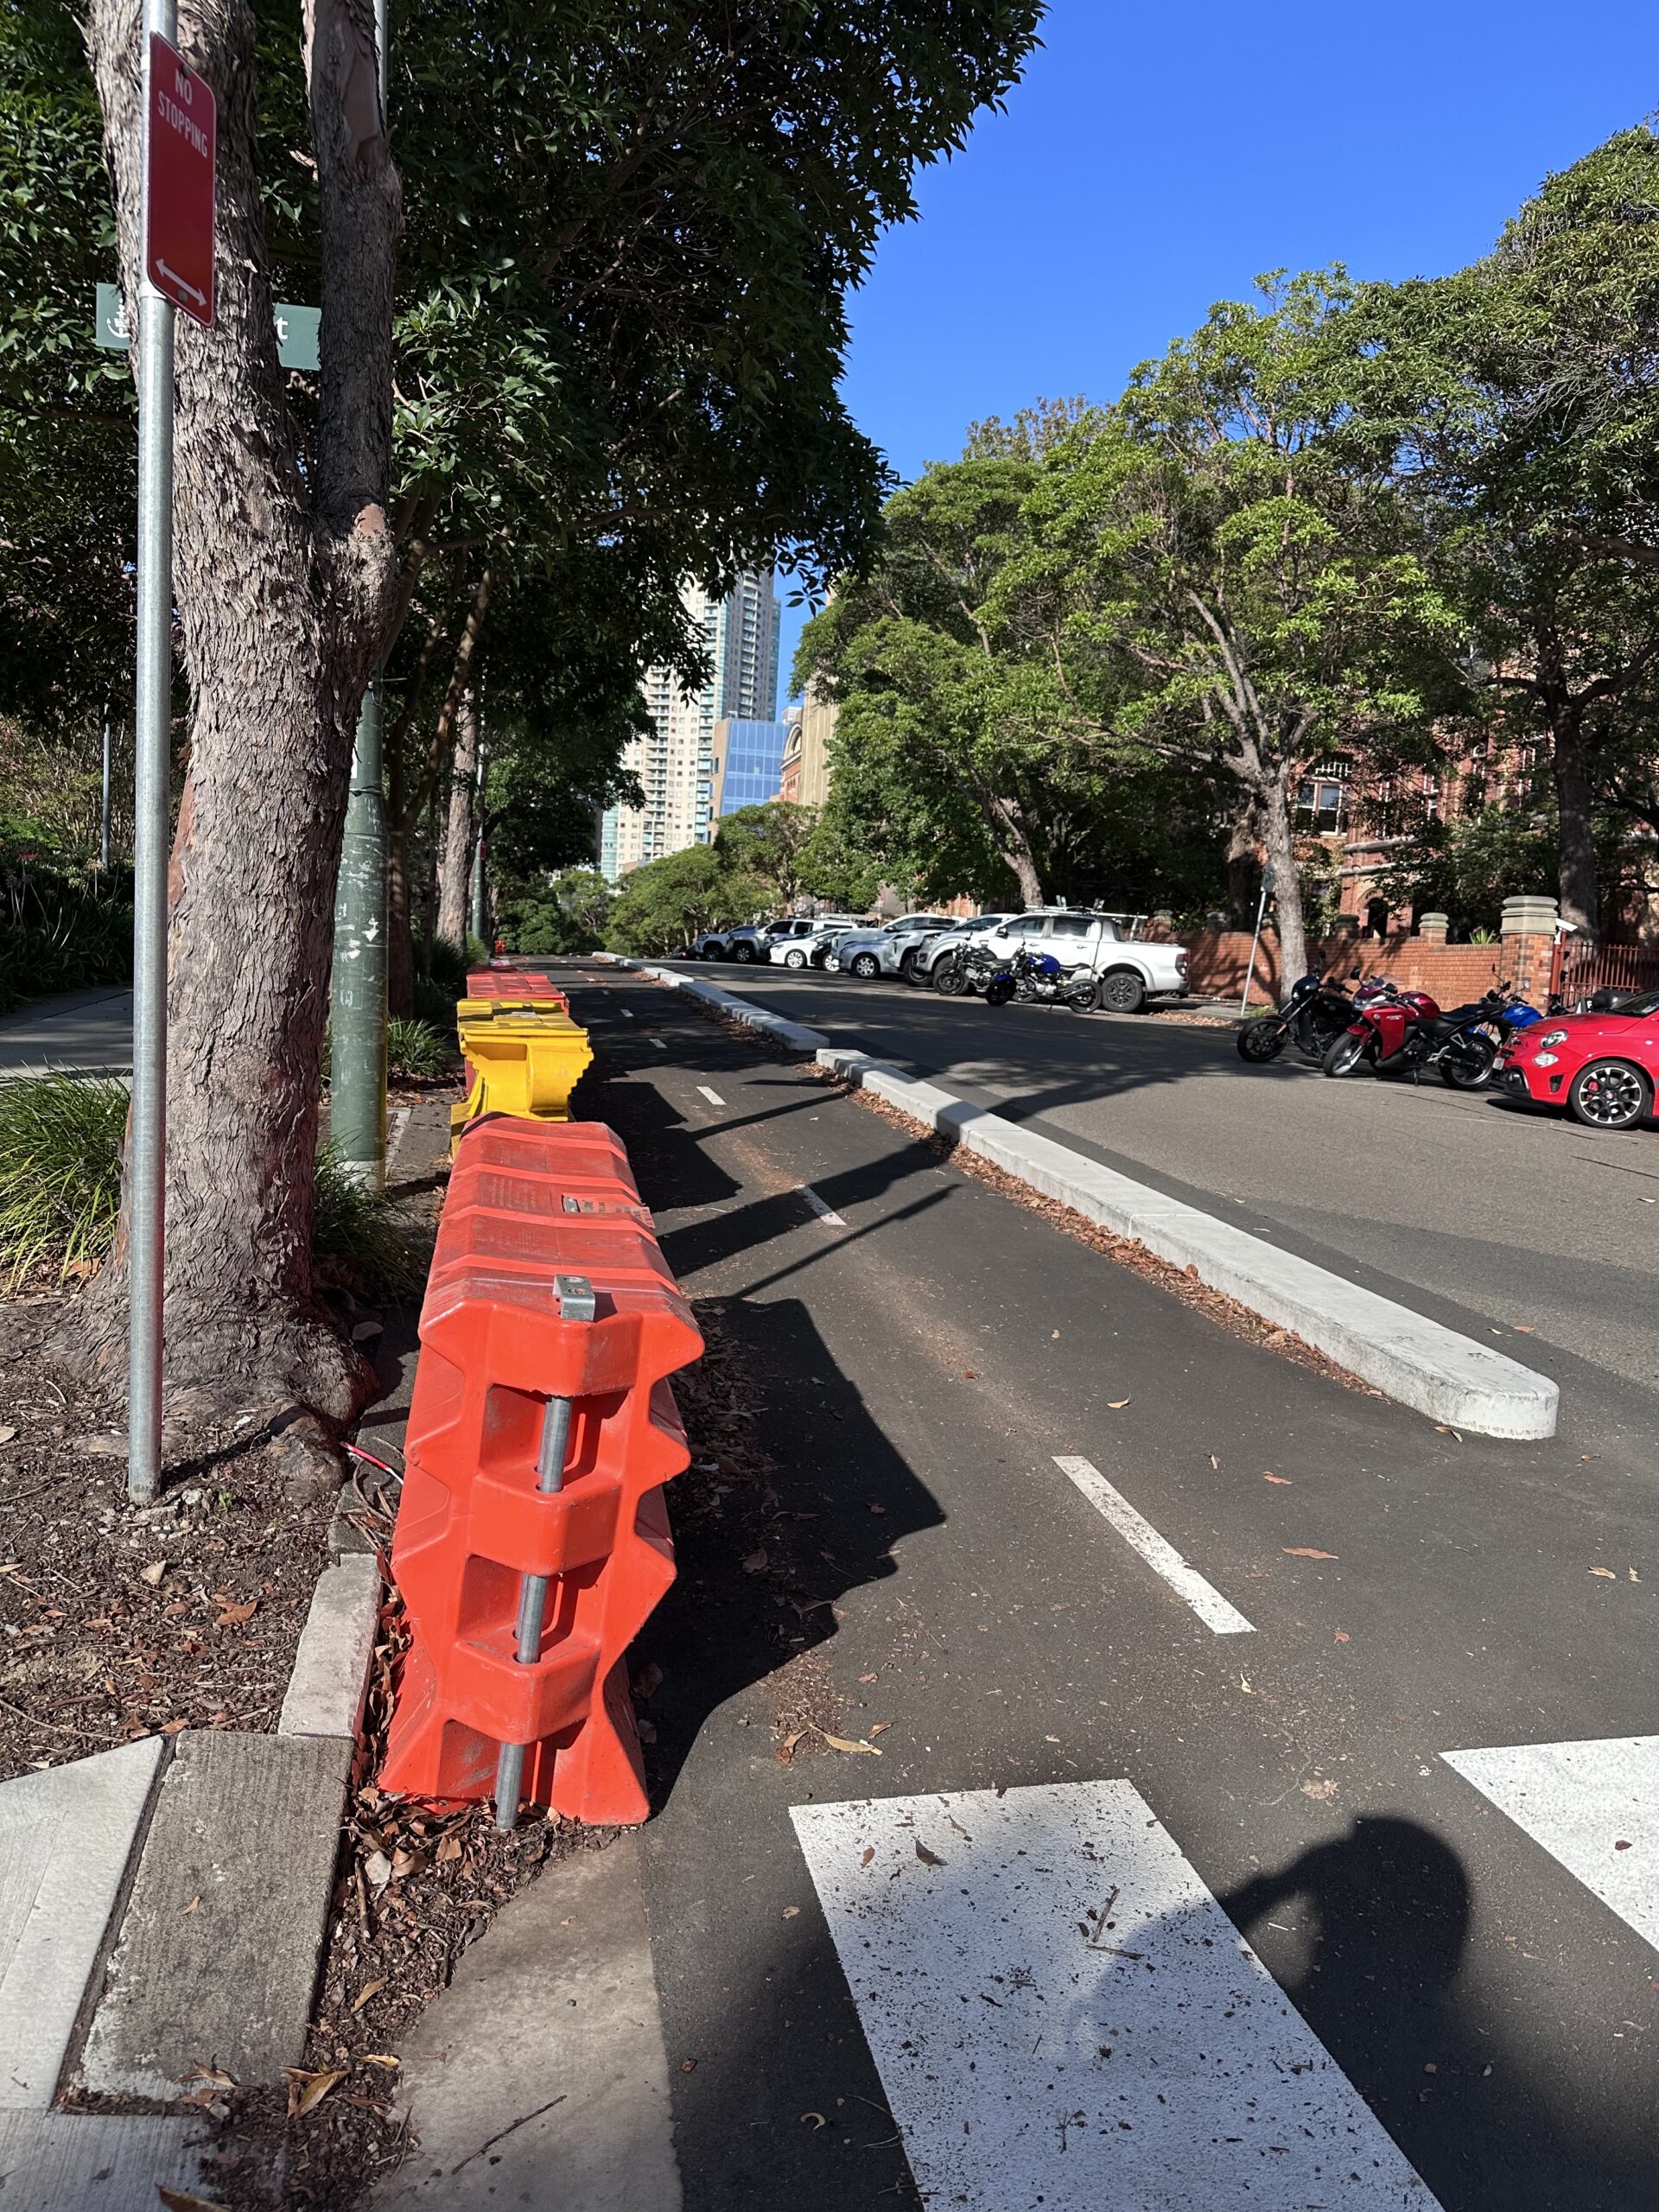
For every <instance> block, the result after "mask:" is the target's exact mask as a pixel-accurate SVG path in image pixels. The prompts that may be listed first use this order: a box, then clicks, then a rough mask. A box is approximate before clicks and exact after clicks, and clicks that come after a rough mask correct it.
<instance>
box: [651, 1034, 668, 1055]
mask: <svg viewBox="0 0 1659 2212" xmlns="http://www.w3.org/2000/svg"><path fill="white" fill-rule="evenodd" d="M651 1041H652V1044H653V1045H654V1046H656V1047H657V1049H658V1052H666V1051H667V1050H668V1047H667V1046H666V1045H664V1042H663V1040H662V1039H661V1038H660V1037H653V1038H652V1040H651Z"/></svg>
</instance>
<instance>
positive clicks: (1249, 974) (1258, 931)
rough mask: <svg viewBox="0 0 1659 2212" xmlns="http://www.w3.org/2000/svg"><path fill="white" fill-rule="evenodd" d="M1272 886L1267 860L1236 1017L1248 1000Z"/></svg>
mask: <svg viewBox="0 0 1659 2212" xmlns="http://www.w3.org/2000/svg"><path fill="white" fill-rule="evenodd" d="M1272 888H1273V862H1272V861H1268V864H1267V866H1266V867H1265V868H1263V869H1262V896H1261V897H1260V898H1259V899H1257V900H1256V902H1255V936H1254V937H1253V938H1251V939H1250V957H1249V959H1248V960H1247V961H1246V962H1245V963H1244V992H1243V997H1241V999H1240V1000H1239V1001H1238V1018H1239V1020H1241V1021H1243V1019H1244V1009H1245V1008H1246V1007H1248V1006H1249V1002H1250V985H1251V984H1252V983H1253V982H1255V948H1256V946H1257V945H1258V944H1261V942H1262V916H1263V915H1264V914H1265V913H1266V912H1267V911H1268V892H1270V891H1271V890H1272Z"/></svg>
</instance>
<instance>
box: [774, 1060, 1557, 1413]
mask: <svg viewBox="0 0 1659 2212" xmlns="http://www.w3.org/2000/svg"><path fill="white" fill-rule="evenodd" d="M817 1058H818V1063H819V1065H820V1066H823V1067H827V1068H829V1069H832V1070H833V1071H835V1072H836V1074H838V1075H841V1076H844V1077H846V1078H847V1079H848V1080H849V1082H853V1083H855V1084H859V1085H860V1086H861V1088H862V1089H864V1090H868V1091H870V1092H871V1093H872V1094H873V1095H874V1096H877V1097H880V1098H883V1099H886V1100H887V1102H888V1103H889V1104H891V1105H893V1106H896V1107H898V1108H899V1110H900V1111H901V1112H903V1113H906V1114H909V1115H911V1116H913V1117H914V1119H916V1120H917V1121H918V1122H923V1123H925V1125H926V1127H928V1128H933V1129H937V1130H938V1131H939V1132H940V1133H941V1134H942V1135H949V1136H951V1137H953V1138H954V1139H955V1140H956V1141H957V1143H959V1144H961V1145H963V1147H965V1148H966V1149H967V1150H969V1151H970V1152H975V1153H977V1154H979V1155H980V1156H981V1157H982V1159H985V1160H989V1161H990V1162H991V1163H992V1164H993V1165H994V1166H997V1167H1000V1168H1001V1169H1002V1170H1003V1171H1004V1172H1005V1173H1007V1174H1011V1175H1014V1176H1016V1177H1018V1179H1020V1181H1021V1182H1023V1183H1027V1184H1028V1185H1030V1186H1031V1188H1032V1189H1033V1190H1035V1191H1038V1192H1041V1193H1042V1194H1043V1196H1044V1197H1046V1198H1055V1199H1058V1201H1059V1202H1060V1203H1061V1204H1062V1205H1068V1206H1071V1207H1073V1208H1075V1210H1076V1211H1077V1212H1079V1213H1081V1214H1083V1215H1084V1217H1085V1218H1087V1219H1088V1220H1090V1221H1096V1222H1098V1223H1099V1224H1100V1225H1101V1226H1102V1228H1103V1229H1109V1230H1111V1231H1112V1232H1113V1234H1114V1235H1116V1236H1126V1237H1130V1238H1133V1239H1134V1240H1135V1242H1136V1243H1141V1244H1144V1245H1145V1246H1146V1248H1147V1250H1148V1251H1149V1252H1153V1253H1154V1254H1156V1255H1157V1256H1158V1257H1159V1258H1160V1259H1163V1260H1168V1261H1171V1262H1173V1264H1174V1265H1175V1266H1176V1267H1179V1268H1189V1269H1191V1270H1192V1273H1193V1274H1196V1276H1197V1277H1198V1281H1200V1282H1204V1283H1207V1284H1208V1285H1209V1286H1210V1287H1211V1289H1214V1290H1219V1291H1222V1292H1224V1293H1225V1294H1226V1295H1227V1296H1228V1297H1230V1298H1236V1300H1238V1301H1239V1303H1240V1304H1241V1305H1242V1306H1247V1307H1248V1308H1249V1311H1250V1312H1251V1313H1257V1314H1260V1315H1261V1316H1262V1319H1264V1320H1268V1321H1272V1322H1274V1323H1276V1324H1277V1325H1279V1326H1280V1327H1281V1328H1285V1329H1289V1330H1292V1331H1294V1333H1295V1334H1296V1335H1297V1336H1299V1337H1300V1338H1302V1340H1303V1342H1304V1343H1305V1344H1312V1345H1313V1346H1314V1347H1315V1349H1316V1350H1318V1351H1322V1352H1325V1353H1326V1354H1327V1355H1328V1356H1329V1357H1331V1358H1332V1359H1333V1360H1335V1361H1336V1362H1337V1363H1338V1365H1339V1366H1341V1367H1344V1368H1345V1369H1346V1370H1348V1372H1349V1373H1350V1374H1351V1375H1357V1376H1359V1377H1360V1378H1361V1380H1362V1381H1363V1382H1366V1383H1375V1384H1376V1388H1377V1389H1380V1390H1385V1391H1386V1392H1387V1393H1388V1395H1389V1396H1390V1397H1391V1398H1397V1399H1398V1400H1399V1401H1400V1402H1401V1403H1402V1405H1408V1406H1412V1407H1414V1408H1416V1410H1417V1411H1418V1412H1419V1413H1425V1414H1428V1415H1429V1416H1430V1417H1431V1418H1432V1419H1433V1420H1435V1421H1446V1422H1448V1423H1450V1424H1451V1426H1452V1427H1456V1428H1460V1429H1470V1430H1472V1431H1473V1432H1474V1433H1476V1434H1477V1435H1479V1436H1500V1437H1505V1438H1510V1439H1514V1440H1538V1439H1541V1438H1544V1437H1549V1436H1553V1435H1554V1433H1555V1422H1556V1416H1557V1413H1558V1411H1559V1408H1560V1390H1559V1389H1558V1388H1557V1387H1556V1385H1555V1383H1554V1382H1552V1381H1551V1380H1550V1378H1549V1377H1548V1376H1545V1375H1539V1374H1535V1372H1534V1371H1533V1370H1532V1369H1530V1368H1527V1367H1522V1365H1521V1364H1520V1363H1519V1362H1518V1361H1516V1360H1513V1359H1510V1357H1508V1356H1507V1355H1506V1354H1505V1353H1503V1352H1500V1351H1493V1350H1492V1349H1491V1347H1490V1346H1489V1345H1486V1344H1480V1343H1478V1342H1477V1341H1476V1339H1475V1338H1472V1337H1465V1336H1463V1335H1461V1334H1460V1333H1459V1332H1458V1331H1457V1330H1455V1329H1448V1328H1447V1327H1446V1326H1445V1325H1444V1324H1443V1323H1441V1322H1439V1321H1433V1320H1430V1319H1427V1317H1426V1316H1425V1315H1423V1314H1421V1313H1413V1312H1412V1311H1411V1310H1410V1308H1409V1307H1408V1306H1402V1305H1400V1304H1398V1303H1397V1302H1396V1301H1395V1300H1393V1299H1389V1298H1383V1297H1382V1296H1380V1295H1379V1294H1377V1293H1376V1291H1373V1290H1367V1289H1366V1288H1364V1287H1363V1285H1361V1284H1358V1283H1352V1282H1347V1281H1344V1279H1343V1278H1342V1276H1340V1275H1338V1274H1332V1272H1331V1270H1330V1269H1329V1268H1321V1267H1318V1266H1316V1265H1315V1264H1314V1263H1313V1262H1312V1261H1311V1260H1304V1259H1302V1258H1301V1257H1300V1255H1297V1254H1295V1253H1294V1252H1281V1251H1279V1250H1277V1249H1275V1248H1274V1246H1273V1245H1271V1244H1268V1243H1266V1242H1264V1240H1263V1239H1262V1238H1261V1237H1259V1236H1249V1235H1248V1234H1247V1233H1246V1232H1245V1231H1244V1230H1242V1229H1236V1228H1234V1227H1233V1225H1232V1224H1231V1223H1230V1222H1225V1221H1223V1220H1221V1219H1219V1218H1218V1217H1217V1216H1216V1215H1214V1214H1207V1213H1205V1212H1203V1211H1200V1210H1199V1209H1198V1207H1197V1206H1190V1205H1185V1203H1184V1202H1183V1201H1182V1200H1181V1199H1179V1198H1171V1197H1169V1195H1168V1194H1167V1193H1166V1192H1162V1191H1158V1190H1154V1189H1153V1188H1151V1187H1150V1186H1149V1185H1147V1184H1144V1183H1137V1182H1135V1180H1134V1179H1132V1178H1131V1177H1129V1176H1127V1175H1120V1174H1119V1173H1117V1172H1116V1169H1115V1168H1110V1167H1106V1166H1102V1164H1101V1163H1100V1162H1099V1161H1098V1160H1090V1159H1089V1158H1088V1157H1087V1156H1086V1155H1085V1154H1082V1153H1078V1152H1074V1151H1072V1149H1071V1147H1070V1146H1068V1145H1063V1144H1058V1143H1056V1142H1055V1141H1054V1139H1053V1138H1052V1137H1046V1136H1044V1135H1042V1134H1041V1132H1040V1131H1039V1130H1036V1129H1028V1128H1021V1127H1020V1125H1019V1124H1018V1123H1017V1122H1009V1121H1006V1120H1004V1118H1003V1117H1002V1116H1001V1115H1000V1114H994V1113H992V1112H991V1111H990V1109H988V1107H984V1106H976V1105H973V1104H971V1103H969V1101H968V1100H966V1099H963V1098H958V1097H957V1096H955V1095H954V1094H953V1093H952V1092H950V1091H948V1090H943V1089H941V1088H940V1086H939V1085H938V1084H931V1083H923V1082H920V1081H918V1079H917V1078H916V1077H912V1076H906V1075H904V1074H902V1073H901V1072H900V1071H899V1069H897V1068H894V1067H890V1066H889V1065H887V1063H886V1062H884V1061H880V1060H876V1059H874V1058H871V1057H870V1056H869V1055H868V1053H864V1052H855V1051H850V1050H848V1049H846V1048H844V1047H835V1046H832V1047H829V1048H828V1049H826V1050H824V1051H822V1052H819V1053H818V1055H817Z"/></svg>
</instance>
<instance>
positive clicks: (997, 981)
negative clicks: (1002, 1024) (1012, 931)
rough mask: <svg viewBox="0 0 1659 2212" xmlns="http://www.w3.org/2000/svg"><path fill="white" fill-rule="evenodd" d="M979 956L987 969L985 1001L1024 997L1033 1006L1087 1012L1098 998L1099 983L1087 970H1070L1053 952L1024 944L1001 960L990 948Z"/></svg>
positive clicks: (995, 1002)
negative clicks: (1072, 971) (1063, 965)
mask: <svg viewBox="0 0 1659 2212" xmlns="http://www.w3.org/2000/svg"><path fill="white" fill-rule="evenodd" d="M969 958H970V959H972V958H976V959H977V962H978V963H980V964H981V965H982V970H983V971H984V990H985V1003H986V1005H987V1006H1007V1003H1008V1001H1009V1000H1010V999H1021V1000H1023V1001H1026V1002H1027V1004H1029V1005H1032V1006H1069V1007H1071V1008H1072V1009H1073V1010H1074V1012H1076V1013H1078V1014H1087V1013H1088V1012H1089V1010H1090V1007H1094V1006H1096V1004H1098V1002H1099V986H1098V984H1097V983H1096V981H1095V978H1094V977H1093V976H1091V975H1090V974H1088V973H1087V972H1086V971H1085V972H1083V973H1081V974H1076V973H1069V972H1068V971H1067V970H1066V969H1064V968H1062V967H1061V965H1060V963H1059V962H1058V960H1057V959H1056V958H1055V957H1054V956H1053V954H1052V952H1028V951H1027V950H1025V949H1024V947H1023V946H1022V947H1021V949H1020V950H1019V951H1018V952H1016V953H1015V954H1014V957H1013V958H1012V959H1011V960H1008V961H1005V962H1004V961H999V960H998V959H997V958H996V956H995V954H994V953H993V952H991V951H989V950H983V951H981V952H979V953H978V954H977V956H975V955H972V954H970V955H969Z"/></svg>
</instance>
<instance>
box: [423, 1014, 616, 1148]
mask: <svg viewBox="0 0 1659 2212" xmlns="http://www.w3.org/2000/svg"><path fill="white" fill-rule="evenodd" d="M455 1027H456V1029H457V1031H458V1032H459V1033H460V1037H461V1051H462V1052H463V1053H465V1055H466V1058H467V1068H468V1071H470V1075H471V1078H472V1082H471V1088H470V1090H468V1092H467V1096H466V1098H465V1100H464V1101H463V1102H462V1103H461V1105H459V1106H455V1107H453V1108H452V1109H450V1115H449V1134H450V1141H451V1145H452V1147H453V1145H454V1143H455V1142H457V1141H459V1139H460V1136H461V1131H462V1130H463V1129H464V1128H466V1127H467V1124H468V1123H469V1122H476V1121H478V1120H479V1119H480V1117H481V1116H483V1115H486V1114H512V1115H514V1116H517V1117H518V1119H519V1120H521V1121H529V1122H568V1121H569V1118H570V1093H571V1091H572V1090H574V1089H575V1085H576V1083H577V1080H578V1079H579V1077H581V1075H582V1071H583V1070H584V1069H586V1068H588V1066H590V1065H592V1062H593V1057H594V1049H593V1046H591V1045H590V1044H589V1043H588V1032H587V1031H586V1030H585V1029H583V1028H582V1027H579V1025H578V1024H577V1023H575V1022H574V1021H573V1020H571V1019H570V1016H569V1014H565V1013H563V1012H562V1011H559V1010H557V1009H556V1008H554V1007H549V1006H546V1005H541V1006H526V1005H523V1004H519V1003H516V1002H512V1001H500V1000H490V999H463V1000H462V1001H461V1003H460V1005H459V1006H458V1007H456V1009H455Z"/></svg>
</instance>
